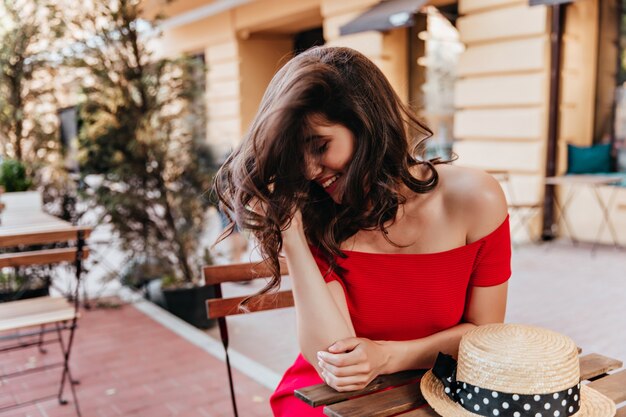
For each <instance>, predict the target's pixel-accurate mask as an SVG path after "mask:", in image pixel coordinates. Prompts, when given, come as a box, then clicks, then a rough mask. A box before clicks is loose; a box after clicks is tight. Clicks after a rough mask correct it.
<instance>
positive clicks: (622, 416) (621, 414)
mask: <svg viewBox="0 0 626 417" xmlns="http://www.w3.org/2000/svg"><path fill="white" fill-rule="evenodd" d="M615 417H626V405H625V406H623V407H622V408H618V409H617V414H615Z"/></svg>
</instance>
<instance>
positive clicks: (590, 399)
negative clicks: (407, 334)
mask: <svg viewBox="0 0 626 417" xmlns="http://www.w3.org/2000/svg"><path fill="white" fill-rule="evenodd" d="M420 388H421V391H422V395H424V398H425V399H426V401H428V404H429V405H430V406H431V407H432V409H433V410H435V412H436V413H437V414H439V415H440V416H442V417H482V416H481V415H479V414H474V413H471V412H469V411H467V410H466V409H464V408H463V407H461V405H460V404H457V403H455V402H454V401H452V400H451V399H450V398H449V397H448V396H447V395H446V393H445V392H444V391H443V389H444V387H443V384H442V383H441V381H439V380H438V379H437V377H435V375H433V373H432V371H428V372H427V373H426V374H425V375H424V376H423V377H422V381H421V383H420ZM580 400H581V402H580V410H578V412H577V413H576V414H574V415H573V416H572V417H613V416H614V415H615V403H614V402H613V401H611V400H610V399H609V398H607V397H605V396H604V395H602V394H600V393H599V392H598V391H596V390H594V389H591V388H589V387H587V386H585V385H581V387H580Z"/></svg>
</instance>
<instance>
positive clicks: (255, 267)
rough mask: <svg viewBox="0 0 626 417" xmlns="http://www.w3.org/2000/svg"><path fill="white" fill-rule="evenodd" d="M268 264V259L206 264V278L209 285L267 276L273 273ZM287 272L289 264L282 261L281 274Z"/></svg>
mask: <svg viewBox="0 0 626 417" xmlns="http://www.w3.org/2000/svg"><path fill="white" fill-rule="evenodd" d="M268 265H269V262H268V261H263V262H250V263H241V264H229V265H210V266H205V267H204V280H205V283H206V284H207V285H212V284H219V283H223V282H238V281H249V280H251V279H255V278H265V277H269V276H271V275H272V273H271V272H270V269H269V267H268ZM287 273H288V272H287V265H286V264H285V263H284V262H282V261H281V262H280V274H281V275H287Z"/></svg>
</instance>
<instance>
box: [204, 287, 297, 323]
mask: <svg viewBox="0 0 626 417" xmlns="http://www.w3.org/2000/svg"><path fill="white" fill-rule="evenodd" d="M245 298H246V297H233V298H216V299H210V300H207V304H206V306H207V315H208V317H209V318H210V319H215V318H218V317H225V316H232V315H236V314H242V313H255V312H257V311H265V310H273V309H275V308H285V307H292V306H293V294H292V293H291V291H279V292H278V293H275V294H262V295H255V296H254V297H253V298H252V299H251V300H250V302H249V304H248V305H247V306H246V307H247V310H242V309H240V308H239V304H241V302H242V301H243V300H244V299H245Z"/></svg>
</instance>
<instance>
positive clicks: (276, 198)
mask: <svg viewBox="0 0 626 417" xmlns="http://www.w3.org/2000/svg"><path fill="white" fill-rule="evenodd" d="M316 115H317V116H319V115H321V116H323V118H325V119H326V120H328V121H329V122H331V123H337V124H341V125H343V126H345V127H347V128H348V129H349V130H350V131H351V132H352V134H353V135H354V139H355V143H354V154H353V158H352V160H351V162H350V163H349V165H348V168H347V172H346V173H345V174H344V176H345V190H344V193H343V197H342V201H341V204H337V203H335V202H334V201H333V200H332V199H331V198H330V196H329V195H328V194H327V193H326V192H325V191H324V190H323V189H322V187H321V186H320V185H319V184H317V183H315V182H313V181H309V180H307V178H306V172H305V171H306V164H305V157H308V155H310V153H309V152H310V151H311V149H310V146H311V145H310V144H311V143H312V142H313V141H312V140H311V138H312V136H313V131H312V127H311V123H312V121H311V119H312V117H311V116H316ZM431 135H432V132H431V131H430V129H428V127H426V126H425V125H424V124H423V123H422V122H420V121H419V120H418V119H417V118H416V117H415V116H414V115H413V114H412V112H411V110H409V109H408V108H407V107H406V106H405V105H403V104H402V102H401V100H400V98H399V97H398V96H397V95H396V93H395V92H394V90H393V88H392V87H391V85H390V84H389V81H388V80H387V79H386V78H385V76H384V75H383V73H382V72H381V71H380V70H379V69H378V67H377V66H376V65H375V64H374V63H373V62H372V61H370V60H369V59H368V58H366V57H365V56H364V55H362V54H361V53H359V52H357V51H355V50H353V49H350V48H341V47H316V48H312V49H309V50H307V51H305V52H304V53H302V54H300V55H298V56H296V57H294V58H293V59H291V60H290V61H289V62H288V63H287V64H286V65H285V66H284V67H282V68H281V69H280V70H279V71H278V73H277V74H276V75H275V76H274V78H273V79H272V81H271V82H270V84H269V86H268V88H267V90H266V92H265V95H264V96H263V99H262V101H261V105H260V107H259V110H258V113H257V114H256V117H255V118H254V121H253V122H252V125H251V127H250V130H249V131H248V133H247V134H246V135H245V137H244V138H243V141H242V142H241V144H240V145H239V147H238V148H237V149H236V150H235V151H234V152H233V153H232V154H231V155H230V156H229V157H228V159H227V160H226V161H225V162H224V164H223V165H222V167H221V168H220V170H219V172H218V174H217V176H216V180H215V190H216V193H217V196H218V198H219V200H220V208H221V209H222V210H223V211H224V212H225V213H226V214H227V216H228V217H229V219H230V220H231V222H230V225H229V226H228V227H227V228H226V230H225V232H224V233H223V234H222V235H221V236H220V238H219V240H218V241H220V240H222V239H224V238H226V237H227V236H228V235H230V234H231V233H232V232H233V230H234V225H235V222H236V223H237V224H238V225H239V227H240V228H242V229H247V230H249V231H251V232H252V233H253V234H254V236H255V237H256V239H257V240H258V242H259V246H260V250H261V254H262V256H263V258H264V259H267V260H269V265H270V269H271V270H272V274H273V277H272V279H271V281H270V282H269V283H268V284H267V286H266V287H265V288H264V289H263V290H261V293H264V292H267V291H270V290H274V289H276V288H277V287H278V286H279V285H280V268H279V261H278V258H279V253H280V251H281V249H282V237H281V230H284V229H285V228H286V227H287V226H288V225H289V223H290V220H291V218H292V214H293V213H294V210H295V209H300V210H301V212H302V219H303V226H304V231H305V234H306V236H307V239H308V240H309V243H310V244H311V245H313V246H314V247H316V248H317V249H318V251H319V252H320V253H321V254H322V255H323V256H325V257H326V258H327V260H328V262H329V264H330V265H331V270H335V271H337V272H338V273H339V274H342V273H343V272H345V271H343V270H342V269H341V268H340V267H339V266H338V265H337V263H336V261H335V256H340V257H345V255H344V254H343V253H342V252H341V250H340V249H339V247H340V244H341V243H342V242H343V241H345V240H346V239H348V238H349V237H350V236H352V235H354V234H355V233H356V232H357V231H359V230H380V231H382V232H384V233H385V237H386V226H385V223H387V222H389V221H390V220H391V221H393V219H395V216H396V212H397V210H398V207H399V206H400V205H401V204H403V203H404V202H405V199H404V198H403V196H402V195H400V193H399V189H400V185H401V184H404V185H406V186H407V187H408V188H410V189H411V190H413V191H414V192H416V193H427V192H429V191H431V190H432V189H433V188H434V187H435V186H436V185H437V182H438V176H437V171H436V170H435V169H434V166H433V165H434V164H437V163H441V162H442V161H441V160H439V159H434V160H430V161H424V160H423V159H422V150H423V146H422V145H423V141H424V140H425V139H426V138H428V137H430V136H431ZM418 164H426V165H428V167H429V168H430V176H429V177H428V178H427V179H426V180H420V179H417V178H415V177H413V176H412V175H411V172H410V168H411V167H413V166H415V165H418ZM257 201H258V202H261V203H262V205H263V206H264V208H265V215H260V214H258V213H257V212H255V211H254V210H253V208H252V207H250V204H251V203H252V204H255V202H257ZM386 238H387V237H386ZM387 240H389V239H388V238H387ZM392 243H393V242H392Z"/></svg>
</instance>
